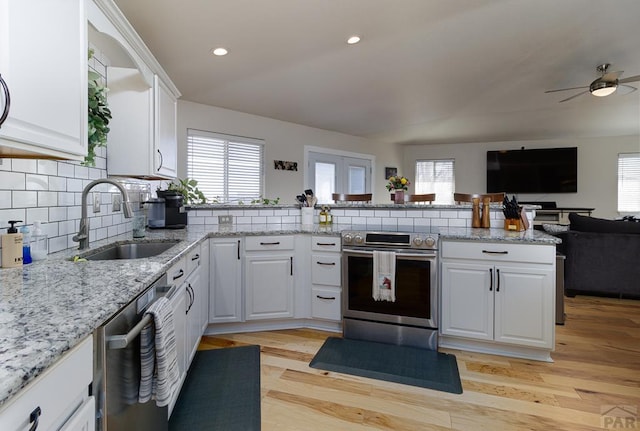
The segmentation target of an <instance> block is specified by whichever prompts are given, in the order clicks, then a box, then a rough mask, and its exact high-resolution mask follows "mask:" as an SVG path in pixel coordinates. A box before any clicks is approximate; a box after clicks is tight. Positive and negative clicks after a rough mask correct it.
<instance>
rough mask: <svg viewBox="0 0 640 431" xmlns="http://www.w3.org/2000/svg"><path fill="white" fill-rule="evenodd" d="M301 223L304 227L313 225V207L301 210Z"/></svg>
mask: <svg viewBox="0 0 640 431" xmlns="http://www.w3.org/2000/svg"><path fill="white" fill-rule="evenodd" d="M300 222H301V223H302V224H303V225H312V224H313V207H302V208H300Z"/></svg>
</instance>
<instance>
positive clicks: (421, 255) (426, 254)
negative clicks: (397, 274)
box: [342, 249, 436, 259]
mask: <svg viewBox="0 0 640 431" xmlns="http://www.w3.org/2000/svg"><path fill="white" fill-rule="evenodd" d="M387 251H395V253H396V257H409V258H419V259H424V258H430V257H433V258H434V257H436V252H435V251H432V250H428V251H420V252H419V253H403V252H402V251H397V250H387ZM342 253H343V254H351V255H360V256H373V250H354V249H343V250H342Z"/></svg>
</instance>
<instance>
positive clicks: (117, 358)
mask: <svg viewBox="0 0 640 431" xmlns="http://www.w3.org/2000/svg"><path fill="white" fill-rule="evenodd" d="M173 290H175V288H174V287H171V286H169V285H167V276H166V274H165V275H163V276H162V277H160V278H159V279H158V280H156V281H155V282H154V283H153V284H152V285H151V286H150V287H149V288H147V289H145V291H144V292H142V293H141V294H140V295H138V296H137V297H136V298H135V299H134V300H133V301H131V302H130V303H129V304H128V305H127V306H125V307H124V308H123V309H122V310H120V311H119V312H118V313H117V314H116V315H115V316H113V317H112V318H111V319H110V320H108V321H107V322H106V323H105V324H104V325H103V326H101V327H99V328H98V329H96V332H95V334H94V340H95V357H96V360H95V364H94V376H93V388H94V394H95V396H96V403H97V422H96V430H98V431H166V430H167V429H168V411H167V407H166V406H165V407H158V406H157V405H156V402H155V400H151V401H149V402H146V403H144V404H141V403H139V402H138V388H139V386H140V331H141V330H142V328H143V327H144V326H145V325H146V324H147V323H149V321H150V318H149V317H148V316H147V317H144V313H145V311H146V310H147V308H149V306H150V305H151V304H153V302H154V301H156V300H157V299H158V298H160V297H161V296H164V295H167V296H171V294H172V291H173Z"/></svg>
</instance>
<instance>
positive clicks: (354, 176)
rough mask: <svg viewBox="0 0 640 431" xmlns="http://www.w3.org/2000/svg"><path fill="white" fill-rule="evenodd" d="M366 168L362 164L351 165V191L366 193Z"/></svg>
mask: <svg viewBox="0 0 640 431" xmlns="http://www.w3.org/2000/svg"><path fill="white" fill-rule="evenodd" d="M365 180H366V170H365V168H363V167H362V166H349V193H366V192H365V184H366V181H365Z"/></svg>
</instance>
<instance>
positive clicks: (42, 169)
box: [37, 160, 58, 175]
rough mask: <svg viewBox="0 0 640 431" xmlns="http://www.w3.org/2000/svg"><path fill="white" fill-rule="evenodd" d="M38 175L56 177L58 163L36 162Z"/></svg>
mask: <svg viewBox="0 0 640 431" xmlns="http://www.w3.org/2000/svg"><path fill="white" fill-rule="evenodd" d="M37 162H38V173H39V174H41V175H58V162H56V161H54V160H38V161H37Z"/></svg>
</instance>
